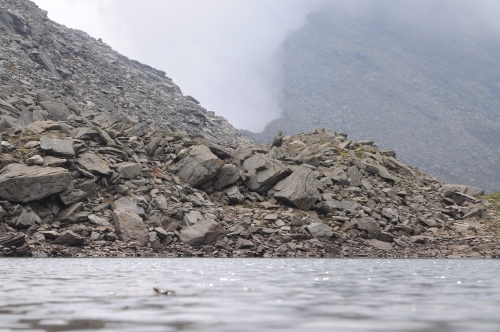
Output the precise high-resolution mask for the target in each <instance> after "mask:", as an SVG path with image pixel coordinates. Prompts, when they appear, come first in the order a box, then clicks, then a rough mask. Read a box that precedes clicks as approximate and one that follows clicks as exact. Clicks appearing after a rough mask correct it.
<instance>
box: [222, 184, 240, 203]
mask: <svg viewBox="0 0 500 332" xmlns="http://www.w3.org/2000/svg"><path fill="white" fill-rule="evenodd" d="M225 193H226V195H227V197H228V198H229V201H230V202H231V203H233V204H239V203H241V202H243V199H244V198H245V197H244V196H243V195H242V194H241V193H240V190H239V188H238V187H237V186H232V187H230V188H228V189H226V190H225Z"/></svg>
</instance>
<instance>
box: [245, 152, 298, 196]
mask: <svg viewBox="0 0 500 332" xmlns="http://www.w3.org/2000/svg"><path fill="white" fill-rule="evenodd" d="M242 166H243V168H245V169H246V170H247V171H248V177H247V180H246V184H247V187H248V188H249V189H250V190H253V191H257V192H260V193H263V192H267V191H268V190H269V189H271V188H272V187H274V185H275V184H276V183H278V182H279V181H280V180H282V179H284V178H285V177H287V176H288V175H289V174H290V172H289V170H288V169H287V168H286V167H285V166H284V165H283V164H282V163H280V162H279V161H277V160H274V159H271V158H269V157H267V156H265V155H263V154H260V153H258V154H254V155H253V156H251V157H250V158H248V159H247V160H245V161H244V162H243V165H242Z"/></svg>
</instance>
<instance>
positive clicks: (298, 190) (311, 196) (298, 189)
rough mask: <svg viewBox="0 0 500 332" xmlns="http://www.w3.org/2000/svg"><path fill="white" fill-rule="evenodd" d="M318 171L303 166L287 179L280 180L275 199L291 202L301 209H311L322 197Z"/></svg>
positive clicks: (276, 187)
mask: <svg viewBox="0 0 500 332" xmlns="http://www.w3.org/2000/svg"><path fill="white" fill-rule="evenodd" d="M318 176H319V174H318V172H315V171H313V170H311V169H310V168H308V167H305V166H301V167H299V168H298V169H297V170H296V171H294V172H293V173H292V175H290V176H289V177H287V178H286V179H284V180H282V181H280V182H279V183H278V184H277V185H276V186H275V187H274V190H275V191H276V193H275V195H274V199H276V200H277V201H281V202H284V203H287V204H291V205H293V206H295V207H297V208H299V209H301V210H304V211H307V210H309V209H310V208H311V207H312V206H313V205H314V203H315V202H316V201H317V200H318V199H319V198H320V195H319V192H318V187H320V183H319V181H317V180H316V178H317V177H318Z"/></svg>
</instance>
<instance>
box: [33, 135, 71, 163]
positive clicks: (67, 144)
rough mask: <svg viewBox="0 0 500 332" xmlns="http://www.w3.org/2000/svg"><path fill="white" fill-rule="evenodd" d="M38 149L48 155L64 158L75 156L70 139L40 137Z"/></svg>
mask: <svg viewBox="0 0 500 332" xmlns="http://www.w3.org/2000/svg"><path fill="white" fill-rule="evenodd" d="M40 149H41V150H42V151H43V152H44V153H45V154H48V155H54V156H58V157H65V158H73V157H75V149H74V147H73V140H71V139H56V138H48V137H42V138H40Z"/></svg>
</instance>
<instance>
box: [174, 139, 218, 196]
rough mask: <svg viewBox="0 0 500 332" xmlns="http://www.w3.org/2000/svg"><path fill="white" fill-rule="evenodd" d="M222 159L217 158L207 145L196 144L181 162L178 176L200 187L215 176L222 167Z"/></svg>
mask: <svg viewBox="0 0 500 332" xmlns="http://www.w3.org/2000/svg"><path fill="white" fill-rule="evenodd" d="M222 164H223V162H222V160H220V159H219V158H217V156H216V155H214V154H213V153H212V152H211V151H210V149H209V148H208V147H206V146H205V145H196V146H193V147H191V148H190V149H189V151H188V152H187V154H186V156H185V157H184V158H182V159H181V161H180V162H179V171H178V172H177V176H179V177H180V178H181V179H182V180H184V181H185V182H187V183H189V184H190V185H191V186H193V187H199V186H201V185H203V184H205V183H207V182H209V181H211V180H213V178H215V176H216V175H217V173H218V172H219V170H220V169H221V167H222Z"/></svg>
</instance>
